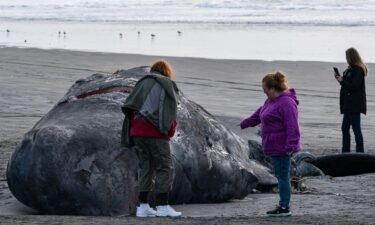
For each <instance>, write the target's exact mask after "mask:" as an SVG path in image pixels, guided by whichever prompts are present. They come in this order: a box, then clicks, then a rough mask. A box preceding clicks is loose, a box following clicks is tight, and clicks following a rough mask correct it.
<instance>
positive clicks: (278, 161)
mask: <svg viewBox="0 0 375 225" xmlns="http://www.w3.org/2000/svg"><path fill="white" fill-rule="evenodd" d="M290 158H291V156H290V155H286V156H272V165H273V169H274V170H275V176H276V178H277V181H278V186H279V195H280V202H279V205H280V206H281V207H289V202H290V197H291V187H290Z"/></svg>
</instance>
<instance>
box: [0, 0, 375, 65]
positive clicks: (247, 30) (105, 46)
mask: <svg viewBox="0 0 375 225" xmlns="http://www.w3.org/2000/svg"><path fill="white" fill-rule="evenodd" d="M6 30H9V32H7V31H6ZM177 31H181V32H182V33H180V34H178V33H177ZM58 32H60V35H59V33H58ZM63 32H66V35H63ZM138 32H140V33H139V34H138ZM120 33H122V35H120ZM151 34H155V37H154V38H152V37H151ZM374 38H375V0H353V1H347V0H314V1H311V0H289V1H287V0H179V1H172V0H164V1H163V0H147V1H144V0H126V1H124V0H34V1H29V0H1V1H0V45H2V46H18V47H38V48H59V49H60V48H61V49H73V50H85V51H103V52H121V53H136V54H147V55H168V56H188V57H205V58H224V59H262V60H280V59H281V60H314V61H344V58H343V52H344V51H345V49H346V48H348V47H352V46H354V47H357V48H358V49H359V50H360V51H361V53H362V54H363V55H364V58H365V59H367V60H366V61H368V62H370V61H371V62H375V56H374V54H375V45H373V44H372V43H371V42H372V40H373V39H374Z"/></svg>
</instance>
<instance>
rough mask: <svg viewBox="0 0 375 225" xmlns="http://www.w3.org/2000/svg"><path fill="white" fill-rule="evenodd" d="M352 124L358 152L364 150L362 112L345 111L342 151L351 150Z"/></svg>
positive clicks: (342, 127) (342, 128)
mask: <svg viewBox="0 0 375 225" xmlns="http://www.w3.org/2000/svg"><path fill="white" fill-rule="evenodd" d="M350 126H352V129H353V132H354V136H355V143H356V152H364V147H363V136H362V131H361V114H360V113H344V118H343V120H342V126H341V130H342V152H343V153H344V152H350Z"/></svg>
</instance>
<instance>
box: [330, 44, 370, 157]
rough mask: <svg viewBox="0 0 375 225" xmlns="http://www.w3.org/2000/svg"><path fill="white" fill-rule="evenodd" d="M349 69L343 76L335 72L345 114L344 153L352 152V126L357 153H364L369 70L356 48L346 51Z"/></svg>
mask: <svg viewBox="0 0 375 225" xmlns="http://www.w3.org/2000/svg"><path fill="white" fill-rule="evenodd" d="M346 61H347V63H348V65H349V66H348V68H347V69H346V70H345V71H344V73H343V76H341V75H340V74H339V73H336V72H335V74H334V75H335V78H336V80H337V81H338V82H339V83H340V85H341V89H340V112H341V114H344V117H343V121H342V126H341V130H342V152H343V153H345V152H350V126H352V129H353V132H354V136H355V142H356V151H357V152H364V147H363V136H362V131H361V113H363V114H365V115H366V110H367V109H366V108H367V107H366V87H365V76H367V74H368V69H367V66H366V64H365V63H363V61H362V58H361V56H360V55H359V53H358V51H357V50H356V49H355V48H349V49H348V50H346Z"/></svg>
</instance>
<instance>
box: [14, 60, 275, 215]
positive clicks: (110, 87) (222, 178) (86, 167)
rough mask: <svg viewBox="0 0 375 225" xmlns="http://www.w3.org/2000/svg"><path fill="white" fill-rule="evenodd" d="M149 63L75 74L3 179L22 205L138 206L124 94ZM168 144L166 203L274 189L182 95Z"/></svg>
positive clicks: (240, 145)
mask: <svg viewBox="0 0 375 225" xmlns="http://www.w3.org/2000/svg"><path fill="white" fill-rule="evenodd" d="M148 71H149V68H148V67H138V68H134V69H129V70H122V71H118V72H116V73H114V74H109V75H103V74H94V75H92V76H90V77H88V78H86V79H81V80H78V81H76V82H75V84H74V85H73V86H72V87H71V88H70V89H69V90H68V92H67V94H66V95H65V96H64V97H63V98H62V99H61V100H60V101H59V102H58V103H57V104H56V105H55V106H54V107H53V108H52V109H51V110H50V111H49V112H48V113H47V114H46V115H45V116H44V117H43V118H41V120H40V121H38V122H37V123H36V124H35V126H34V127H33V128H32V129H31V130H30V131H29V132H28V133H26V134H25V135H24V137H23V140H22V142H21V143H20V144H19V145H18V146H17V148H16V150H15V151H14V153H13V154H12V156H11V158H10V160H9V163H8V168H7V182H8V185H9V189H10V190H11V192H12V193H13V195H14V196H15V197H16V198H17V199H18V200H19V201H21V202H22V203H24V204H26V205H28V206H30V207H32V208H34V209H37V210H39V211H40V212H42V213H46V214H75V215H119V214H125V215H126V214H131V213H133V212H134V211H135V207H136V204H137V197H138V196H137V195H138V187H137V178H136V172H137V163H138V161H137V160H138V159H137V156H136V154H135V152H134V149H128V148H124V147H121V146H120V138H121V128H122V121H123V119H124V115H123V113H122V110H121V106H122V105H123V103H124V101H125V99H126V98H127V96H128V94H129V93H130V92H131V90H132V88H133V87H134V85H135V83H136V82H137V80H138V79H139V78H141V77H142V76H144V75H146V74H148ZM177 116H178V118H177V121H178V127H177V132H176V135H175V137H174V138H173V139H172V141H171V151H172V155H173V157H172V158H173V166H174V181H173V188H172V190H171V194H170V202H171V203H207V202H223V201H227V200H229V199H233V198H243V197H244V196H246V195H247V194H249V193H250V192H252V190H253V189H254V188H258V187H267V186H268V187H273V186H275V185H276V184H277V180H276V179H275V177H274V176H273V175H272V174H271V173H270V169H268V168H266V167H265V166H263V165H261V164H260V163H258V162H256V161H254V160H252V159H250V150H249V147H248V145H247V144H246V142H245V141H244V140H242V139H241V138H240V137H238V136H237V135H235V134H234V133H232V132H231V131H229V130H227V129H226V128H225V127H224V126H223V125H222V124H221V123H220V122H218V121H217V120H216V119H215V118H214V117H213V116H212V115H211V114H210V113H208V112H207V111H206V110H205V109H204V108H203V107H201V106H199V105H198V104H196V103H194V102H192V101H190V100H188V99H187V98H186V97H185V96H184V95H183V94H182V93H181V92H180V99H179V105H178V115H177Z"/></svg>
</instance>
